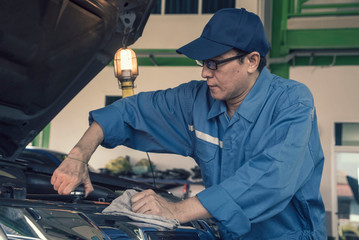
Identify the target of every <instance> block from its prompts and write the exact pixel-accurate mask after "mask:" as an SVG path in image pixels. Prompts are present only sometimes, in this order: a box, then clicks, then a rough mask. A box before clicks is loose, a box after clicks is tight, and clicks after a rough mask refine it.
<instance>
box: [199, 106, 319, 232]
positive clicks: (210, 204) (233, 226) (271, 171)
mask: <svg viewBox="0 0 359 240" xmlns="http://www.w3.org/2000/svg"><path fill="white" fill-rule="evenodd" d="M268 121H270V120H268ZM312 125H313V106H312V104H307V103H304V104H303V102H302V103H298V102H297V103H296V104H292V105H291V106H287V107H286V108H285V109H282V110H281V111H280V112H279V113H278V114H277V116H276V117H275V119H274V121H273V123H272V124H271V125H270V127H269V128H268V129H267V130H265V131H264V132H263V134H262V136H261V138H260V140H259V142H258V143H257V145H256V147H254V149H253V155H252V157H251V158H250V159H249V160H248V161H247V162H246V163H245V164H244V165H242V166H241V167H240V168H239V169H238V170H237V171H236V172H235V174H234V175H233V176H232V177H230V178H227V179H226V180H224V181H223V182H221V183H220V184H218V185H215V186H212V187H209V188H207V189H205V190H204V191H202V192H201V193H199V194H198V198H199V200H200V201H201V203H202V204H203V206H204V207H205V208H206V209H207V210H208V211H209V212H210V213H211V214H212V216H213V217H215V218H216V220H217V221H219V223H220V224H222V225H224V226H225V227H226V230H228V231H229V232H231V234H234V235H235V237H236V238H238V237H239V236H241V235H243V234H245V233H247V232H248V231H250V226H251V224H252V223H256V222H261V221H264V220H266V219H269V218H271V217H273V216H274V215H276V214H277V213H279V212H281V211H283V210H284V208H285V207H286V206H287V205H288V203H289V202H290V201H291V199H292V197H293V196H294V194H295V193H296V192H297V191H298V189H300V187H301V186H302V185H303V184H305V183H306V181H307V180H308V179H309V178H310V176H311V174H312V172H313V170H314V162H313V158H312V156H311V152H310V147H309V139H310V136H311V133H312V128H313V126H312ZM218 196H221V197H220V198H218Z"/></svg>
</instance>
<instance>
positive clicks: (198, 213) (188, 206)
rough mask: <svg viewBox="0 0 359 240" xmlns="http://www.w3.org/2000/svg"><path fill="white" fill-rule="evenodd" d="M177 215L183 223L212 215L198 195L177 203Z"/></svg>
mask: <svg viewBox="0 0 359 240" xmlns="http://www.w3.org/2000/svg"><path fill="white" fill-rule="evenodd" d="M175 215H176V219H177V220H178V221H180V222H181V223H185V222H189V221H192V220H195V219H203V218H210V217H212V215H211V214H210V213H209V212H208V211H207V209H205V208H204V207H203V205H202V203H201V202H200V201H199V200H198V198H197V196H195V197H192V198H188V199H185V200H183V201H181V202H178V203H175Z"/></svg>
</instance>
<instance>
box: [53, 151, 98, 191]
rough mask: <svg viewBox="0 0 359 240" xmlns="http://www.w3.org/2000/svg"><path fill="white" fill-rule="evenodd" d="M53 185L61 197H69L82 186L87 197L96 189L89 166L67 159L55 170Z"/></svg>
mask: <svg viewBox="0 0 359 240" xmlns="http://www.w3.org/2000/svg"><path fill="white" fill-rule="evenodd" d="M51 184H52V185H53V186H54V189H55V190H56V191H57V192H58V193H59V194H60V195H68V194H70V193H71V192H72V191H74V190H75V189H76V187H78V186H79V185H80V184H83V185H84V189H85V197H86V196H87V195H88V194H89V193H91V192H92V191H93V190H94V189H93V187H92V184H91V181H90V177H89V172H88V167H87V164H84V163H82V162H80V161H76V160H73V159H71V158H66V159H65V160H64V161H63V162H62V163H61V164H60V166H59V167H58V168H57V169H56V170H55V172H54V174H53V175H52V178H51Z"/></svg>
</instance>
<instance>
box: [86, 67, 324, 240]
mask: <svg viewBox="0 0 359 240" xmlns="http://www.w3.org/2000/svg"><path fill="white" fill-rule="evenodd" d="M92 121H96V122H98V123H99V124H100V125H101V127H102V128H103V131H104V141H103V143H102V145H103V146H104V147H108V148H113V147H116V146H118V145H125V146H128V147H130V148H134V149H138V150H142V151H149V152H161V153H175V154H180V155H183V156H191V157H192V158H193V159H195V161H196V162H197V164H198V165H199V166H200V168H201V171H202V177H203V181H204V184H205V187H206V189H205V190H203V191H202V192H200V193H198V194H197V196H198V199H199V200H200V202H201V203H202V204H203V206H204V207H205V208H206V209H207V210H208V211H209V212H210V213H211V214H212V216H213V217H214V219H215V222H216V223H217V225H218V227H219V231H220V233H221V236H222V238H223V239H255V240H258V239H267V240H269V239H273V240H274V239H275V240H288V239H295V240H298V239H316V240H318V239H326V230H325V210H324V205H323V201H322V198H321V194H320V191H319V186H320V180H321V175H322V169H323V163H324V156H323V151H322V148H321V144H320V139H319V134H318V128H317V119H316V113H315V108H314V102H313V97H312V94H311V93H310V91H309V89H308V88H307V87H306V86H305V85H303V84H301V83H299V82H296V81H293V80H287V79H283V78H280V77H278V76H276V75H272V74H270V73H269V71H268V69H267V68H264V69H263V70H262V72H261V74H260V76H259V77H258V79H257V81H256V83H255V84H254V86H253V88H252V89H251V90H250V92H249V94H248V95H247V96H246V97H245V99H244V101H243V102H242V104H241V105H240V107H239V108H238V109H237V111H236V112H235V114H234V115H233V117H232V118H229V117H228V115H227V112H226V104H225V102H223V101H218V100H215V99H213V98H212V97H211V94H210V91H209V88H208V86H207V84H206V82H205V81H191V82H189V83H185V84H182V85H180V86H178V87H176V88H173V89H167V90H162V91H155V92H144V93H140V94H138V95H136V96H133V97H128V98H125V99H122V100H120V101H117V102H115V103H113V104H112V105H110V106H107V107H105V108H102V109H99V110H96V111H92V112H90V123H91V122H92Z"/></svg>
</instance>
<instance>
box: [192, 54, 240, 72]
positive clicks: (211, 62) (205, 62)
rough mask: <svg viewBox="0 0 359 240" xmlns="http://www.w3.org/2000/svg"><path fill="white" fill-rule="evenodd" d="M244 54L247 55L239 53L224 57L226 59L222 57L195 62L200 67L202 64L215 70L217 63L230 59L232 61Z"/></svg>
mask: <svg viewBox="0 0 359 240" xmlns="http://www.w3.org/2000/svg"><path fill="white" fill-rule="evenodd" d="M245 55H247V54H239V55H237V56H234V57H230V58H226V59H223V60H212V59H208V60H196V63H197V65H198V66H200V67H203V66H204V65H206V66H207V67H208V68H209V69H211V70H217V69H218V65H219V64H222V63H226V62H230V61H233V60H235V59H239V58H241V57H243V56H245Z"/></svg>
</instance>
